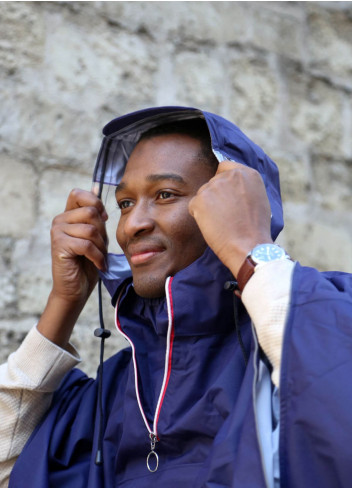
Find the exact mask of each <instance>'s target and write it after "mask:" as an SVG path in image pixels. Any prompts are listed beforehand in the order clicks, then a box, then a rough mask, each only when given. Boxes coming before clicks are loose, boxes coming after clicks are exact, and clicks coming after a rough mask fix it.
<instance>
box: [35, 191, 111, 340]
mask: <svg viewBox="0 0 352 489" xmlns="http://www.w3.org/2000/svg"><path fill="white" fill-rule="evenodd" d="M107 219H108V215H107V213H106V211H105V208H104V205H103V203H102V202H101V200H100V199H98V197H97V196H96V195H94V194H93V193H92V192H87V191H85V190H79V189H75V190H72V192H71V193H70V195H69V197H68V199H67V204H66V208H65V211H64V212H63V213H62V214H60V215H58V216H57V217H55V219H54V220H53V223H52V228H51V254H52V274H53V287H52V291H51V293H50V296H49V299H48V303H47V306H46V308H45V311H44V313H43V315H42V317H41V318H40V321H39V323H38V330H39V331H40V332H41V333H42V334H43V335H44V336H46V337H47V338H48V339H49V340H51V341H53V342H54V343H56V344H58V345H59V346H62V347H64V348H65V347H66V345H67V342H68V341H69V337H70V335H71V332H72V329H73V326H74V324H75V323H76V320H77V318H78V316H79V314H80V313H81V311H82V309H83V307H84V305H85V303H86V301H87V300H88V297H89V295H90V293H91V292H92V290H93V289H94V287H95V285H96V283H97V280H98V271H97V269H99V270H104V269H105V267H106V265H105V263H106V262H105V255H106V253H107V235H106V229H105V222H106V221H107Z"/></svg>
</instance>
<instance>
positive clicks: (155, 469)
mask: <svg viewBox="0 0 352 489" xmlns="http://www.w3.org/2000/svg"><path fill="white" fill-rule="evenodd" d="M151 455H154V457H155V460H156V465H155V468H154V469H151V468H150V465H149V459H150V457H151ZM147 467H148V470H149V472H156V471H157V470H158V467H159V457H158V454H157V453H156V452H154V450H152V451H151V452H149V454H148V457H147Z"/></svg>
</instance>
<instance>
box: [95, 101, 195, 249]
mask: <svg viewBox="0 0 352 489" xmlns="http://www.w3.org/2000/svg"><path fill="white" fill-rule="evenodd" d="M199 117H201V118H203V119H204V116H203V114H202V113H201V112H200V111H198V110H184V111H177V112H174V113H173V112H169V113H167V114H162V115H160V114H159V115H154V116H152V117H147V118H143V119H142V120H139V121H137V122H135V123H133V124H130V125H128V126H126V127H124V128H122V129H120V130H119V131H117V132H115V133H113V134H110V135H109V136H105V137H104V139H103V141H102V145H101V148H100V151H99V154H98V158H97V162H96V165H95V169H94V174H93V182H92V192H94V193H95V194H96V195H98V196H99V197H100V198H101V200H102V202H103V203H104V205H105V208H106V212H107V213H108V215H109V219H108V221H107V223H106V228H107V234H108V238H109V253H117V254H120V253H122V251H121V248H120V247H119V246H118V244H117V241H116V229H117V225H118V222H119V219H120V210H119V208H118V206H117V203H116V198H115V189H116V185H117V184H118V183H119V182H120V181H121V179H122V177H123V174H124V171H125V167H126V164H127V161H128V159H129V156H130V154H131V153H132V151H133V149H134V147H135V146H136V144H137V143H138V141H139V139H140V137H141V135H142V134H143V133H144V132H146V131H148V130H149V129H151V128H153V127H156V126H159V125H161V124H164V123H169V122H175V121H179V120H186V119H194V118H199Z"/></svg>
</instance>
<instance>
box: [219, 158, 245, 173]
mask: <svg viewBox="0 0 352 489" xmlns="http://www.w3.org/2000/svg"><path fill="white" fill-rule="evenodd" d="M243 166H245V165H244V164H243V163H237V161H230V160H223V161H221V162H220V163H219V165H218V169H217V172H216V175H217V174H219V173H223V172H224V171H228V170H234V169H236V168H243Z"/></svg>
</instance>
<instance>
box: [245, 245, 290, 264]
mask: <svg viewBox="0 0 352 489" xmlns="http://www.w3.org/2000/svg"><path fill="white" fill-rule="evenodd" d="M250 256H251V258H252V260H253V261H255V262H256V263H266V262H268V261H273V260H281V259H282V258H285V256H286V252H285V250H284V249H282V248H280V246H278V245H275V244H271V243H266V244H261V245H258V246H256V247H255V248H253V250H252V252H251V255H250Z"/></svg>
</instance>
